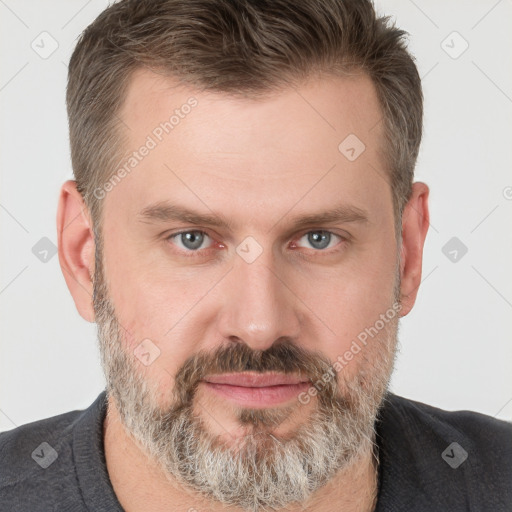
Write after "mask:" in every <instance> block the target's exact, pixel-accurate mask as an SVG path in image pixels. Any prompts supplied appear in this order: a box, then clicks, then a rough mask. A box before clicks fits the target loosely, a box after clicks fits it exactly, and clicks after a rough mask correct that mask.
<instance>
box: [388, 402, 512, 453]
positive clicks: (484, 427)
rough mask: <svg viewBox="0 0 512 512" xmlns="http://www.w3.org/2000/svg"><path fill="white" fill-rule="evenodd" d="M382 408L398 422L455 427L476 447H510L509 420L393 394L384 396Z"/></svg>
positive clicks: (445, 428) (511, 426) (441, 428)
mask: <svg viewBox="0 0 512 512" xmlns="http://www.w3.org/2000/svg"><path fill="white" fill-rule="evenodd" d="M386 402H387V403H386ZM384 407H385V408H386V407H387V408H388V409H389V410H390V411H392V414H393V415H395V417H396V419H397V421H405V420H407V421H410V422H411V421H412V422H414V423H417V424H419V425H424V426H425V427H429V428H431V429H433V430H434V431H436V430H439V431H440V432H443V431H444V432H450V431H453V430H456V431H458V432H460V433H461V434H464V435H465V436H466V437H468V438H470V439H472V440H473V441H474V442H475V444H476V445H477V446H488V445H492V444H498V445H501V446H503V447H508V448H509V449H512V423H511V422H508V421H504V420H499V419H497V418H493V417H492V416H488V415H486V414H481V413H478V412H474V411H466V410H460V411H446V410H444V409H439V408H437V407H434V406H432V405H428V404H424V403H421V402H417V401H415V400H410V399H408V398H404V397H401V396H398V395H394V394H392V393H389V394H388V396H387V397H386V400H385V403H384Z"/></svg>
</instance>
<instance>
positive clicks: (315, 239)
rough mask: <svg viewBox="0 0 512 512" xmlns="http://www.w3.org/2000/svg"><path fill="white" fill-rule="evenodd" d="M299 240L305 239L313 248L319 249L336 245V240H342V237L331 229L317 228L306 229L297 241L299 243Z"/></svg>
mask: <svg viewBox="0 0 512 512" xmlns="http://www.w3.org/2000/svg"><path fill="white" fill-rule="evenodd" d="M301 240H305V241H306V243H308V244H310V246H311V247H312V248H313V249H316V250H320V251H321V250H324V249H330V248H331V247H334V246H336V245H337V242H339V241H340V240H341V241H342V240H344V238H343V237H341V236H340V235H336V234H335V233H332V232H331V231H324V230H317V231H308V232H307V233H305V234H304V235H302V237H301V238H300V239H299V241H298V242H297V243H299V244H300V242H301Z"/></svg>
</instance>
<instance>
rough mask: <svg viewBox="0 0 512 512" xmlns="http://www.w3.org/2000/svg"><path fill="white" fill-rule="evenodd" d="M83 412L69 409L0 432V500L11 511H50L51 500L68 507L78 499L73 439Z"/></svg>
mask: <svg viewBox="0 0 512 512" xmlns="http://www.w3.org/2000/svg"><path fill="white" fill-rule="evenodd" d="M86 412H87V410H75V411H70V412H66V413H64V414H60V415H58V416H53V417H51V418H46V419H42V420H38V421H34V422H31V423H27V424H25V425H21V426H19V427H17V428H14V429H12V430H8V431H6V432H1V433H0V468H1V469H0V502H1V503H2V504H4V505H8V506H9V510H10V511H13V512H14V511H16V512H17V511H28V510H30V511H31V512H35V511H39V510H50V507H49V506H50V503H59V502H60V503H62V504H67V505H69V506H70V509H71V508H74V507H75V505H76V504H77V503H79V502H80V500H81V498H80V495H79V486H78V481H77V476H76V471H75V463H74V456H73V438H74V432H75V426H76V424H77V423H78V422H79V421H80V420H81V419H82V418H83V417H84V415H85V414H86ZM74 509H75V508H74ZM75 510H78V509H75Z"/></svg>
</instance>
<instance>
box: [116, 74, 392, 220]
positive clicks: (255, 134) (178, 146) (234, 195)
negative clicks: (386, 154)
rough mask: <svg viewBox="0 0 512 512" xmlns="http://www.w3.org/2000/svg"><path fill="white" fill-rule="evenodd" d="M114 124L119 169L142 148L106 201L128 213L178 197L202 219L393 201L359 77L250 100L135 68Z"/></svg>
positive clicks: (370, 90) (377, 116) (366, 87)
mask: <svg viewBox="0 0 512 512" xmlns="http://www.w3.org/2000/svg"><path fill="white" fill-rule="evenodd" d="M119 116H120V117H121V119H122V121H123V124H124V125H125V126H126V129H125V136H126V141H127V142H126V143H125V146H126V147H125V149H126V152H125V157H124V159H123V160H122V162H121V165H122V164H123V163H126V162H128V160H129V159H130V155H132V154H133V153H134V152H138V153H141V151H139V149H143V146H147V147H150V149H149V150H147V151H146V150H144V151H143V152H144V153H145V155H144V156H143V157H142V158H140V155H139V157H138V160H137V162H132V163H135V165H134V166H133V168H130V169H128V170H129V172H128V173H125V174H127V177H126V178H123V180H122V182H120V183H119V185H117V186H116V187H115V190H113V191H112V193H111V194H109V198H108V201H107V202H108V203H114V202H115V203H116V208H119V207H122V206H123V201H124V203H128V202H129V203H130V204H131V205H133V210H134V211H133V212H131V213H134V212H135V207H137V208H138V210H137V211H140V210H141V209H142V208H144V207H147V206H148V205H150V204H151V203H155V202H158V201H164V200H167V199H170V200H172V199H177V198H178V196H179V198H180V199H181V203H182V204H183V203H184V202H186V203H193V204H194V206H197V207H198V209H202V210H203V211H207V210H209V211H210V213H211V211H212V210H214V209H217V210H220V209H224V210H227V209H229V208H230V207H231V208H232V210H233V212H234V211H237V212H238V215H239V216H242V215H243V212H244V207H247V208H249V207H251V208H252V210H253V211H254V207H255V206H256V205H257V206H258V208H259V209H261V210H265V209H268V208H274V209H275V208H276V200H277V201H278V203H279V204H282V208H281V209H282V210H283V211H281V212H280V213H284V211H285V210H286V208H287V207H289V206H291V204H292V203H294V202H297V200H299V199H300V198H301V196H302V197H303V199H302V200H300V203H301V205H302V206H304V205H307V204H311V205H312V206H320V205H321V204H322V203H325V202H331V203H333V204H334V201H336V204H339V203H340V202H342V200H343V199H346V200H351V202H352V204H354V205H355V206H357V207H360V208H361V209H366V208H365V206H364V203H365V201H368V200H370V202H373V203H375V202H376V201H377V202H379V201H378V200H379V197H378V196H379V193H380V195H381V197H380V202H381V203H382V202H383V201H384V202H385V201H388V202H389V199H390V197H391V195H390V190H389V185H388V184H387V183H386V180H385V175H386V172H385V170H384V169H383V163H384V158H383V157H382V151H381V149H382V148H381V144H382V142H383V135H382V123H381V122H380V121H381V119H382V114H381V109H380V106H379V102H378V99H377V95H376V91H375V88H374V85H373V83H372V81H371V80H370V79H369V78H368V77H367V76H366V75H364V74H362V73H361V74H357V75H353V76H350V77H343V78H333V77H322V78H320V77H318V78H315V79H310V80H309V81H308V82H307V83H304V84H303V85H301V86H297V87H291V86H290V87H287V88H283V89H282V90H281V91H279V92H274V93H272V94H269V95H267V96H264V97H260V98H257V99H248V98H241V97H234V96H232V95H228V94H225V93H218V92H205V91H199V90H197V89H194V88H192V87H189V86H185V85H182V84H179V83H177V82H176V81H175V80H172V79H170V78H168V77H164V76H161V75H157V74H154V73H152V72H149V71H146V70H139V71H137V72H135V73H134V75H133V77H132V79H131V82H130V84H129V87H128V90H127V94H126V97H125V101H124V104H123V107H122V109H121V111H120V113H119ZM354 156H355V158H354ZM132 160H133V159H132ZM121 165H120V167H121ZM379 174H380V178H379V177H378V176H379ZM383 191H384V193H383ZM228 196H229V197H230V204H226V198H227V197H228ZM306 196H307V197H306ZM123 198H124V199H123ZM358 203H359V204H358ZM381 206H382V205H381ZM299 210H300V208H299ZM117 211H120V210H119V209H118V210H117ZM276 213H279V212H276V211H274V214H276Z"/></svg>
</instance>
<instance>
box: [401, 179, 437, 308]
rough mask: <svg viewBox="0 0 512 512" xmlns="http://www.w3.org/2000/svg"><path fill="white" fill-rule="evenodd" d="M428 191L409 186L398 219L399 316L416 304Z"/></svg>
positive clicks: (416, 184)
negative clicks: (400, 225) (409, 195)
mask: <svg viewBox="0 0 512 512" xmlns="http://www.w3.org/2000/svg"><path fill="white" fill-rule="evenodd" d="M428 194H429V189H428V187H427V185H425V183H421V182H417V183H413V185H412V194H411V198H410V199H409V201H408V202H407V204H406V205H405V208H404V211H403V215H402V247H401V250H400V257H401V261H400V276H401V286H400V292H401V304H402V309H401V311H400V316H405V315H407V314H408V313H409V312H410V311H411V309H412V308H413V306H414V303H415V302H416V295H417V293H418V288H419V286H420V283H421V267H422V261H423V246H424V244H425V238H426V236H427V231H428V226H429V219H430V216H429V212H428Z"/></svg>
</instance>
